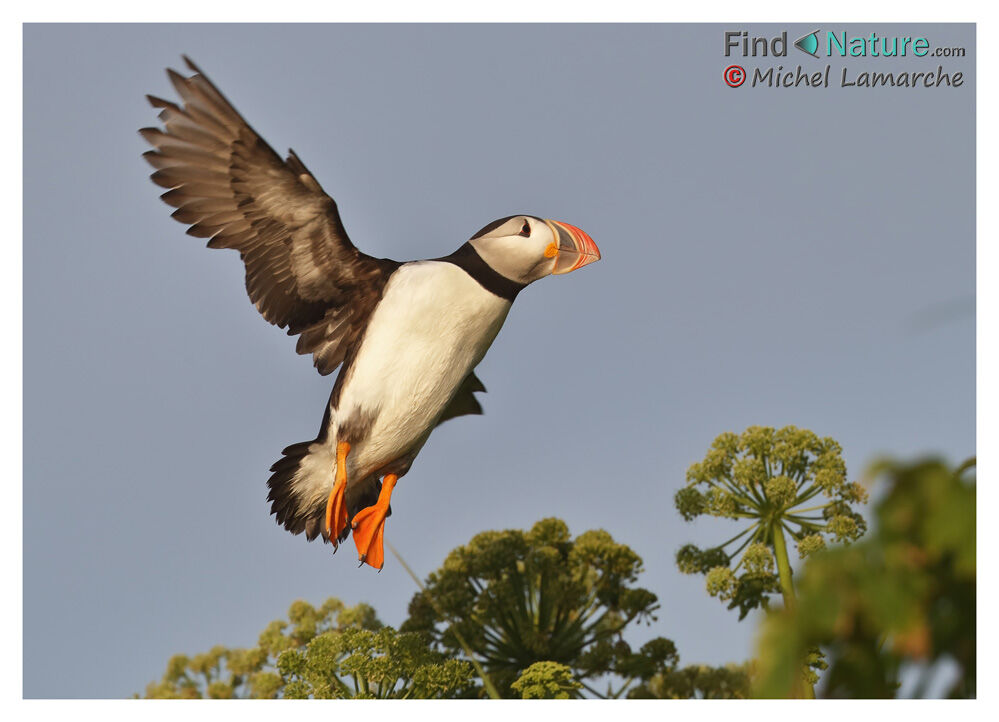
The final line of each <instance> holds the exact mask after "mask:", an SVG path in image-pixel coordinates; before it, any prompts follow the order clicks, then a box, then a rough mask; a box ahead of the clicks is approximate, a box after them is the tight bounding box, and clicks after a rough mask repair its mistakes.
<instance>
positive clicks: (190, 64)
mask: <svg viewBox="0 0 999 722" xmlns="http://www.w3.org/2000/svg"><path fill="white" fill-rule="evenodd" d="M180 57H182V58H183V59H184V65H186V66H187V67H188V69H189V70H190V71H191V72H193V73H201V74H202V75H204V73H203V72H202V71H201V68H199V67H198V66H197V65H195V64H194V61H193V60H191V59H190V58H189V57H188V56H187V55H185V54H181V56H180Z"/></svg>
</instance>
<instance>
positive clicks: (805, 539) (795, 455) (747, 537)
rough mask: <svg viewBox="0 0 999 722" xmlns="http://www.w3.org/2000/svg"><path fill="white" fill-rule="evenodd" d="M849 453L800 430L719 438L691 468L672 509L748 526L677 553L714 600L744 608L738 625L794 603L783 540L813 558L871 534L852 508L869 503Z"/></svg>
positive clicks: (757, 429) (758, 429)
mask: <svg viewBox="0 0 999 722" xmlns="http://www.w3.org/2000/svg"><path fill="white" fill-rule="evenodd" d="M842 452H843V450H842V448H841V447H840V445H839V444H838V443H837V442H836V441H834V440H833V439H831V438H829V437H826V438H819V437H818V436H816V435H815V434H814V433H813V432H811V431H808V430H807V429H798V428H796V427H794V426H785V427H784V428H782V429H777V430H774V429H773V428H772V427H769V426H750V427H749V428H748V429H746V430H745V431H744V432H743V433H742V434H741V435H736V434H733V433H730V432H727V433H724V434H722V435H720V436H719V437H718V438H716V439H715V440H714V443H712V444H711V448H710V449H709V450H708V453H707V455H706V456H705V457H704V460H703V461H699V462H697V463H695V464H692V465H691V467H690V468H689V469H688V470H687V485H686V486H684V487H683V488H682V489H680V490H679V491H678V492H677V493H676V496H675V497H674V503H675V504H676V508H677V511H679V512H680V515H681V516H682V517H683V518H684V519H686V520H687V521H692V520H694V519H696V518H697V517H699V516H702V515H708V516H715V517H723V518H727V519H733V520H735V521H738V522H741V523H742V524H743V526H744V528H743V529H742V530H741V531H740V532H739V533H738V534H736V535H735V536H733V537H732V538H731V539H728V540H727V541H725V542H722V543H721V544H718V545H717V546H712V547H708V548H705V549H700V548H698V547H696V546H694V545H693V544H687V545H685V546H683V547H682V548H681V549H680V550H679V551H678V552H677V554H676V563H677V566H678V567H679V569H680V571H681V572H683V573H685V574H704V575H705V576H706V582H707V589H708V593H709V594H711V595H712V596H715V597H718V598H719V599H721V600H722V601H727V602H729V608H730V609H734V608H738V609H739V612H740V619H741V618H742V617H745V616H746V614H747V613H748V612H749V611H750V610H751V609H753V608H755V607H758V606H761V605H765V604H766V603H767V600H768V599H769V597H770V595H772V594H775V593H777V592H781V593H783V594H784V597H785V603H787V601H788V595H789V594H791V595H793V588H792V587H791V580H790V575H791V570H790V564H789V562H788V561H787V546H786V540H785V534H787V535H789V536H790V537H791V539H792V540H794V542H795V544H796V547H797V550H798V555H799V556H800V557H805V556H807V555H809V554H812V553H814V552H816V551H818V550H820V549H822V548H824V547H825V546H826V543H827V541H836V542H850V541H853V540H855V539H857V538H859V537H860V536H861V535H862V534H863V533H864V531H865V530H866V529H867V525H866V523H865V522H864V518H863V517H862V516H861V515H860V514H859V513H857V512H856V511H854V508H853V507H854V506H855V505H857V504H860V503H864V502H866V501H867V492H866V490H865V489H864V488H863V487H862V486H861V485H860V484H858V483H857V482H852V483H851V482H848V481H847V477H846V464H845V463H844V462H843V456H842Z"/></svg>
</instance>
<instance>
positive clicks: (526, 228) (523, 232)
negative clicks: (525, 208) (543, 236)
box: [517, 221, 531, 238]
mask: <svg viewBox="0 0 999 722" xmlns="http://www.w3.org/2000/svg"><path fill="white" fill-rule="evenodd" d="M517 235H519V236H524V237H525V238H530V236H531V224H530V223H528V222H527V221H524V227H523V228H521V229H520V233H518V234H517Z"/></svg>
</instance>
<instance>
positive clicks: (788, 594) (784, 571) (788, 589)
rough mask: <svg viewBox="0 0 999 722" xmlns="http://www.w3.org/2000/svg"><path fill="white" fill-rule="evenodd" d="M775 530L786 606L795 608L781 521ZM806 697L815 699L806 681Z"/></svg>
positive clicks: (781, 584)
mask: <svg viewBox="0 0 999 722" xmlns="http://www.w3.org/2000/svg"><path fill="white" fill-rule="evenodd" d="M771 529H772V530H773V541H774V556H776V557H777V573H778V574H779V575H780V591H781V594H782V595H783V596H784V608H785V609H787V610H789V611H790V610H793V609H794V607H795V605H796V599H795V596H794V585H793V584H792V583H791V561H790V560H789V559H788V558H787V544H786V542H785V541H784V527H783V525H782V524H781V523H780V521H775V522H774V523H773V525H772V527H771ZM803 691H804V695H803V696H804V697H805V699H815V689H814V688H813V687H812V685H811V684H809V683H807V682H805V683H804V690H803Z"/></svg>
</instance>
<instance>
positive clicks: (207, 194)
mask: <svg viewBox="0 0 999 722" xmlns="http://www.w3.org/2000/svg"><path fill="white" fill-rule="evenodd" d="M184 61H185V62H186V63H187V66H188V67H189V68H190V70H191V71H192V72H193V73H194V74H193V75H192V76H190V77H184V76H182V75H180V74H179V73H176V72H174V71H173V70H168V71H167V74H168V75H169V77H170V81H171V82H172V83H173V86H174V88H175V89H176V90H177V93H178V94H179V95H180V98H181V103H180V105H178V104H175V103H171V102H170V101H167V100H163V99H161V98H156V97H153V96H147V97H148V98H149V102H150V103H151V104H152V105H153V107H155V108H161V109H162V110H161V112H160V114H159V117H160V120H161V121H162V122H163V126H164V127H163V128H162V129H160V128H143V129H142V130H140V131H139V132H140V133H141V134H142V136H143V137H144V138H145V139H146V140H147V141H148V142H149V143H150V144H151V145H152V146H153V148H154V150H150V151H147V152H146V153H144V154H143V156H144V157H145V159H146V160H147V161H148V162H149V163H150V165H152V166H153V167H154V168H156V172H154V173H153V174H152V179H153V181H154V182H155V183H156V184H158V185H160V186H163V187H164V188H168V189H169V190H168V191H167V192H166V193H164V194H163V195H162V196H161V198H162V199H163V200H164V201H165V202H166V203H167V204H169V205H171V206H173V207H174V208H176V209H177V210H175V211H174V212H173V217H174V218H176V219H177V220H178V221H180V222H181V223H185V224H190V228H188V229H187V232H188V233H189V234H190V235H192V236H198V237H200V238H208V239H210V240H209V241H208V247H209V248H232V249H235V250H237V251H239V255H240V258H242V259H243V263H244V264H245V265H246V292H247V294H249V296H250V300H251V301H252V302H253V304H254V305H255V306H256V307H257V310H258V311H260V313H261V315H262V316H263V317H264V318H265V319H267V320H268V321H270V322H271V323H273V324H276V325H277V326H280V327H281V328H287V329H288V334H289V335H295V334H300V336H299V339H298V345H297V347H296V350H297V351H298V353H301V354H306V353H311V354H313V362H314V363H315V366H316V368H317V369H318V370H319V373H321V374H328V373H330V372H331V371H333V370H334V369H335V368H336V367H337V366H338V365H339V364H340V363H341V362H342V361H343V359H344V355H345V354H346V352H347V350H348V349H349V348H350V347H351V345H352V344H353V343H354V342H355V341H357V339H358V338H359V337H360V335H361V333H362V332H363V329H364V326H365V324H366V322H367V319H368V316H370V314H371V311H372V310H373V309H374V306H375V305H376V304H377V302H378V300H379V299H380V298H381V295H382V291H383V289H384V287H385V283H386V282H387V279H388V276H389V275H390V274H391V273H392V271H394V270H395V269H396V268H397V267H398V266H399V264H398V263H397V262H395V261H391V260H388V259H385V258H372V257H371V256H368V255H365V254H364V253H361V252H360V251H359V250H357V248H356V247H355V246H354V244H353V243H351V242H350V239H349V238H348V237H347V232H346V231H345V230H344V228H343V223H342V222H341V221H340V214H339V213H338V212H337V207H336V203H335V202H334V201H333V199H332V198H330V197H329V196H328V195H326V193H325V192H323V189H322V188H321V187H320V185H319V183H318V182H316V179H315V178H314V177H313V176H312V174H311V173H310V172H309V171H308V169H306V167H305V166H304V165H303V164H302V162H301V161H300V160H299V159H298V156H296V155H295V152H294V151H289V155H288V158H287V159H286V160H283V161H282V160H281V157H280V156H278V154H277V153H275V152H274V150H273V149H272V148H271V147H270V146H269V145H267V143H266V142H265V141H264V140H263V138H261V137H260V136H259V135H257V133H256V132H255V131H254V130H253V128H251V127H250V126H249V124H248V123H247V122H246V121H245V120H244V119H243V118H242V116H240V114H239V113H237V112H236V109H235V108H233V107H232V105H230V103H229V101H227V100H226V99H225V97H223V95H222V93H220V92H219V90H218V89H217V88H216V87H215V86H214V85H213V84H212V83H211V81H210V80H208V78H207V77H205V75H204V73H202V72H201V71H200V70H199V69H198V68H197V66H195V65H194V63H192V62H191V61H190V60H189V59H188V58H186V57H185V58H184Z"/></svg>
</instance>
